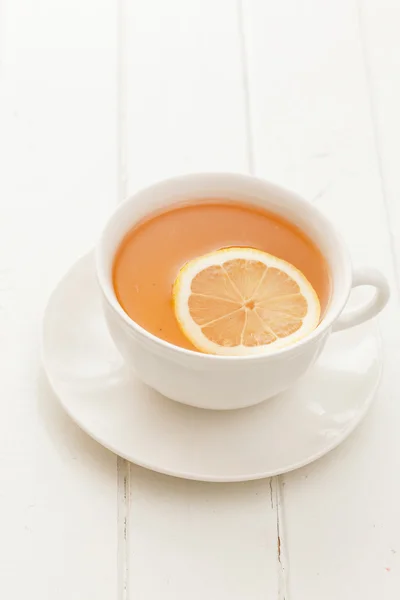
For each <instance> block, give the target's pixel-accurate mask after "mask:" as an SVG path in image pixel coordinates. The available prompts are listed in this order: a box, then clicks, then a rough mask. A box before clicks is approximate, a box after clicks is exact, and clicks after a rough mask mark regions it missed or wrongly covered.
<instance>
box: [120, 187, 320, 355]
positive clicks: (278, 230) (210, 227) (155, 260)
mask: <svg viewBox="0 0 400 600" xmlns="http://www.w3.org/2000/svg"><path fill="white" fill-rule="evenodd" d="M230 247H246V248H255V249H258V250H262V251H264V252H268V253H270V254H272V255H274V256H276V257H278V258H281V259H284V260H285V261H287V262H289V263H291V264H292V265H294V266H295V267H296V268H297V269H299V271H301V272H302V273H303V274H304V275H305V277H306V278H307V279H308V281H309V282H310V283H311V285H312V287H313V288H314V290H315V292H316V293H317V295H318V298H319V301H320V305H321V314H323V313H324V310H325V308H326V306H327V303H328V300H329V296H330V276H329V270H328V267H327V264H326V262H325V259H324V257H323V256H322V254H321V252H320V251H319V249H318V248H317V247H316V245H315V244H314V243H313V242H312V240H311V239H309V238H308V236H307V235H306V234H305V233H303V232H302V231H301V230H300V229H299V228H298V227H296V226H295V225H294V224H292V223H290V222H288V221H286V220H285V219H283V218H282V217H281V216H279V215H276V214H272V213H270V212H267V211H265V210H262V209H259V208H256V207H252V206H249V205H247V204H239V203H236V202H230V201H229V200H224V199H216V200H213V201H210V200H208V201H203V202H202V201H200V200H199V201H197V202H196V203H192V204H186V205H179V206H175V207H172V208H170V209H169V210H166V211H165V212H160V213H157V214H154V215H151V216H149V217H148V218H147V219H145V220H144V221H142V222H140V223H139V224H137V225H136V226H135V227H133V229H132V230H131V231H130V232H129V233H128V234H127V235H126V236H125V238H124V240H123V241H122V243H121V246H120V248H119V249H118V251H117V254H116V257H115V262H114V269H113V284H114V289H115V293H116V296H117V298H118V301H119V302H120V304H121V306H122V308H123V309H124V310H125V312H126V313H127V314H128V315H129V316H130V317H131V318H132V319H133V320H134V321H135V322H136V323H138V324H139V325H141V326H142V327H143V328H144V329H146V330H147V331H149V332H150V333H152V334H154V335H156V336H157V337H159V338H161V339H163V340H166V341H168V342H170V343H172V344H175V345H177V346H181V347H182V348H187V349H190V350H196V348H195V347H194V345H193V344H192V343H191V342H190V341H189V339H188V338H187V337H186V336H185V335H184V333H183V332H182V330H181V328H180V327H179V324H178V322H177V319H176V317H175V312H174V307H173V301H172V288H173V284H174V282H175V279H176V277H177V274H178V272H179V270H180V269H181V268H182V266H183V265H185V263H187V262H188V261H191V260H193V259H195V258H196V257H199V256H202V255H205V254H207V253H210V252H214V251H215V250H219V249H222V248H230Z"/></svg>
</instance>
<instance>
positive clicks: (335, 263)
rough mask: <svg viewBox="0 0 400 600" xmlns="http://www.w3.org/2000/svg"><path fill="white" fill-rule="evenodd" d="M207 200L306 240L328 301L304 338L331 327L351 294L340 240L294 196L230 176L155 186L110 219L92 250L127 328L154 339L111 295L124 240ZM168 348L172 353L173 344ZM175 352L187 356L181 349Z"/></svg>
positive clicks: (106, 289)
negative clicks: (234, 205) (325, 272)
mask: <svg viewBox="0 0 400 600" xmlns="http://www.w3.org/2000/svg"><path fill="white" fill-rule="evenodd" d="M207 198H210V200H211V199H215V198H230V199H232V200H234V201H239V202H241V203H244V204H248V205H249V206H256V207H261V208H264V209H266V210H268V211H270V212H273V213H276V214H278V215H280V216H282V217H283V218H285V219H287V220H288V221H290V222H291V223H293V224H294V225H296V226H297V227H299V228H300V229H301V230H302V231H303V232H304V233H305V234H307V235H308V236H309V237H310V239H311V240H312V241H313V242H314V243H315V244H316V246H317V247H318V248H319V250H320V251H321V253H322V255H323V256H324V258H325V260H326V262H327V264H328V267H329V271H330V275H331V298H330V301H329V303H328V307H327V309H326V311H325V314H324V316H323V318H322V320H321V323H320V324H319V326H318V327H317V329H316V330H315V331H314V332H313V333H311V334H310V336H308V338H309V337H312V336H314V335H315V334H316V332H318V330H319V331H321V329H325V328H327V327H329V326H330V325H331V324H332V323H333V322H334V320H335V319H336V318H337V317H338V316H339V314H340V312H341V311H342V309H343V307H344V305H345V303H346V301H347V298H348V295H349V292H350V289H351V280H352V273H351V264H350V260H349V256H348V253H347V250H346V247H345V245H344V244H343V242H342V240H341V238H340V236H339V235H338V234H337V233H336V231H335V229H334V227H333V226H332V224H331V223H330V222H329V221H328V220H327V219H326V217H324V216H323V215H322V213H320V212H319V211H318V210H317V209H316V208H315V207H314V206H313V205H312V204H311V203H309V202H307V201H306V200H303V199H302V198H301V197H299V196H297V195H296V194H294V193H292V192H290V191H288V190H285V189H283V188H281V187H278V186H276V185H274V184H271V183H269V182H266V181H263V180H261V179H257V178H255V177H251V176H247V175H239V174H228V173H226V174H225V173H204V174H194V175H186V176H182V177H177V178H173V179H169V180H166V181H162V182H160V183H156V184H155V185H153V186H151V187H149V188H146V189H144V190H142V191H139V192H138V193H136V194H135V195H134V196H133V197H131V198H130V199H129V200H127V201H125V202H124V203H123V204H122V205H121V206H120V207H119V208H118V209H117V210H116V211H115V213H114V214H113V215H112V216H111V218H110V219H109V221H108V223H107V225H106V227H105V229H104V231H103V233H102V236H101V238H100V241H99V244H98V246H97V249H96V269H97V275H98V280H99V284H100V287H101V289H102V291H103V294H104V296H105V299H106V300H107V302H108V303H109V304H110V305H111V306H112V308H113V309H114V310H115V311H116V312H117V313H119V314H120V315H121V316H122V317H123V318H124V320H125V322H127V323H128V324H129V325H130V326H131V327H133V328H134V329H136V330H139V331H140V332H141V333H143V334H144V335H147V336H150V337H154V336H152V335H151V334H150V333H148V332H147V331H145V330H144V329H143V328H141V327H140V326H139V325H138V324H136V323H135V322H134V321H132V320H131V319H130V317H128V315H126V313H125V312H124V311H123V309H122V307H121V306H120V304H119V302H118V300H117V298H116V295H115V292H114V288H113V283H112V270H113V264H114V259H115V255H116V252H117V250H118V248H119V246H120V244H121V242H122V240H123V238H124V237H125V235H126V234H127V233H128V231H129V230H130V229H131V228H132V227H133V226H134V225H135V224H137V223H139V222H140V221H141V220H143V219H144V218H145V217H146V216H149V215H151V214H152V213H155V212H157V211H160V210H164V209H166V208H168V207H171V206H174V205H177V204H180V203H182V202H185V203H188V202H191V201H193V202H194V201H196V200H199V199H202V200H206V199H207ZM308 338H305V340H307V339H308ZM155 340H158V338H155ZM158 341H159V342H160V343H162V344H163V345H164V344H168V342H164V341H163V340H158ZM300 343H301V342H300ZM168 345H169V346H171V347H172V348H175V347H174V346H172V344H168ZM179 350H180V351H184V352H191V351H190V350H183V349H182V348H179ZM281 351H282V350H277V352H281ZM229 358H232V357H229ZM236 358H238V357H236ZM239 358H241V357H239ZM242 358H243V357H242Z"/></svg>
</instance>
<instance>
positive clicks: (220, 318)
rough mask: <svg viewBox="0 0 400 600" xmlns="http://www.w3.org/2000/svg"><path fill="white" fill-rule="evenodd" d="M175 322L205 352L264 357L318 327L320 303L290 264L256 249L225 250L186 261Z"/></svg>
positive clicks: (175, 290)
mask: <svg viewBox="0 0 400 600" xmlns="http://www.w3.org/2000/svg"><path fill="white" fill-rule="evenodd" d="M173 303H174V311H175V316H176V319H177V321H178V323H179V326H180V328H181V330H182V332H183V333H184V335H185V336H186V337H187V338H188V340H190V341H191V342H192V344H193V345H194V346H195V347H196V348H197V349H198V350H200V351H201V352H205V353H207V354H220V355H227V356H238V355H239V356H243V355H253V354H265V353H270V352H273V351H275V350H276V349H278V348H282V347H283V346H287V345H290V344H293V343H295V342H297V341H299V340H300V339H302V338H304V337H305V336H307V335H308V334H309V333H311V332H312V331H313V329H315V327H316V326H317V325H318V322H319V318H320V312H321V309H320V303H319V300H318V296H317V294H316V293H315V291H314V289H313V287H312V286H311V284H310V283H309V281H308V280H307V279H306V277H305V276H304V275H303V274H302V273H301V272H300V271H299V270H298V269H296V267H294V266H293V265H291V264H290V263H288V262H286V261H284V260H281V259H279V258H276V257H275V256H272V255H271V254H267V253H266V252H262V251H261V250H255V249H253V248H226V249H223V250H217V251H216V252H212V253H211V254H206V255H204V256H200V257H199V258H195V259H194V260H192V261H190V262H188V263H187V264H186V265H185V266H184V267H182V269H181V270H180V271H179V273H178V276H177V278H176V280H175V283H174V286H173Z"/></svg>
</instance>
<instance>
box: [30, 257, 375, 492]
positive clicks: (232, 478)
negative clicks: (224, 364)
mask: <svg viewBox="0 0 400 600" xmlns="http://www.w3.org/2000/svg"><path fill="white" fill-rule="evenodd" d="M93 254H94V253H93V250H91V251H89V252H86V253H84V254H82V255H81V256H80V257H79V258H78V259H77V260H75V261H74V262H73V264H72V265H71V266H70V267H69V268H68V269H67V270H66V272H65V273H64V275H63V276H62V277H61V278H60V279H59V280H58V282H57V283H56V285H55V286H54V288H53V290H52V292H51V294H50V295H49V297H48V300H47V303H46V306H45V309H44V311H43V315H42V327H41V346H40V354H41V362H42V366H43V369H44V372H45V375H46V379H47V381H48V384H49V385H50V388H51V390H52V392H53V393H54V395H55V397H56V398H58V400H59V402H60V404H61V406H62V408H63V410H64V411H65V412H66V414H67V415H68V416H69V418H70V419H71V420H72V421H73V422H74V423H75V424H76V425H77V426H78V427H79V428H80V429H82V431H84V432H85V433H86V434H87V435H88V436H89V437H91V438H92V439H93V440H95V441H96V442H97V443H98V444H100V445H101V446H103V447H104V448H106V449H107V450H109V451H110V452H112V453H113V454H115V455H116V456H120V457H121V458H123V459H124V460H127V461H128V462H130V463H132V464H135V465H137V466H139V467H142V468H144V469H147V470H150V471H154V472H156V473H160V474H161V475H167V476H169V477H175V478H178V479H186V480H190V481H199V482H204V483H241V482H246V481H256V480H261V479H268V478H271V477H276V476H278V475H284V474H285V473H290V472H291V471H295V470H297V469H300V468H302V467H305V466H307V465H309V464H311V463H313V462H315V461H317V460H319V459H320V458H322V457H323V456H325V455H326V454H328V453H330V452H331V451H332V450H334V449H335V448H337V447H338V446H339V445H340V444H341V443H342V442H344V441H345V440H346V439H348V438H349V437H350V435H351V434H352V433H353V432H354V430H355V429H356V428H357V426H358V425H359V424H360V423H361V422H362V421H363V419H364V418H365V415H366V414H367V412H368V411H369V409H370V407H371V405H372V402H373V400H374V399H375V397H376V394H377V391H378V389H379V386H380V384H381V381H382V372H383V362H384V361H383V343H382V335H381V331H380V327H379V324H378V320H377V319H376V318H374V319H372V321H373V326H374V329H375V332H374V333H375V336H376V342H377V352H378V359H379V371H378V373H377V377H376V382H375V384H374V386H373V388H371V390H370V391H369V393H368V398H367V399H366V401H365V403H364V405H363V408H362V411H360V412H359V413H358V415H357V418H356V419H355V420H354V423H352V424H351V426H350V427H349V428H348V430H347V431H346V432H345V434H344V435H343V436H341V437H339V438H338V439H335V440H334V441H333V442H332V444H330V445H328V446H326V447H324V448H323V450H321V451H320V452H318V453H316V454H314V455H312V456H310V457H308V458H306V459H304V460H301V461H298V462H297V463H293V464H291V465H290V466H288V467H286V468H282V469H276V470H274V471H263V472H256V473H253V474H240V475H228V476H224V477H223V476H221V475H219V476H210V475H206V474H196V473H190V472H185V471H177V470H172V469H168V468H164V467H160V466H157V465H155V464H152V463H149V462H147V461H145V460H142V459H136V458H133V457H132V456H131V457H129V456H128V455H127V454H125V453H124V452H121V451H119V450H118V449H116V448H115V447H114V446H113V444H109V443H107V442H105V441H104V440H102V439H100V438H99V437H98V436H96V434H95V433H94V432H93V431H92V430H89V428H88V427H86V426H85V424H84V423H83V422H82V421H81V420H80V419H79V417H77V416H76V415H75V414H73V412H72V411H71V410H70V409H69V406H68V403H67V402H65V401H64V399H63V394H62V393H59V392H58V391H57V390H56V387H55V384H54V382H53V379H52V377H51V374H50V373H51V369H50V367H49V365H48V362H47V358H46V351H45V339H44V337H45V336H44V333H45V323H46V315H47V312H48V309H49V306H50V304H51V302H52V300H53V297H54V295H55V294H56V293H57V291H58V289H59V287H60V285H62V283H63V281H64V280H65V279H67V277H68V276H69V275H70V273H71V272H72V271H73V270H74V269H75V268H76V266H77V265H78V263H80V262H84V261H85V260H89V259H90V257H92V258H93ZM124 368H127V367H126V366H124ZM169 401H170V402H174V400H170V399H169ZM266 402H268V400H266ZM250 408H251V407H250ZM199 410H206V411H207V412H214V411H213V410H212V409H205V408H204V409H199ZM238 410H247V408H243V409H238Z"/></svg>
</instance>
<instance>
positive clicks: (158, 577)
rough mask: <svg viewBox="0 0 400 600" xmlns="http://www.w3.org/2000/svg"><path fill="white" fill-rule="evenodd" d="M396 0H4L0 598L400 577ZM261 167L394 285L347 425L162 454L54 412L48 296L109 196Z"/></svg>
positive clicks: (357, 586) (0, 58)
mask: <svg viewBox="0 0 400 600" xmlns="http://www.w3.org/2000/svg"><path fill="white" fill-rule="evenodd" d="M399 23H400V3H399V2H398V0H358V1H357V0H335V1H333V0H325V1H324V0H279V1H277V0H242V1H240V0H238V1H237V2H236V1H235V0H120V1H119V3H118V2H117V1H116V0H97V1H94V0H86V1H84V2H83V1H82V0H57V1H55V0H36V1H35V2H32V1H30V0H1V1H0V158H1V162H0V165H1V167H0V169H1V171H0V173H1V174H0V407H1V408H0V410H1V414H0V598H1V599H3V598H4V599H5V600H6V599H7V600H22V599H25V598H33V599H35V600H36V599H39V598H40V599H41V600H53V599H54V598H57V599H58V600H92V599H93V600H161V599H162V600H189V599H190V600H203V599H206V598H207V599H210V600H270V599H271V600H278V599H279V600H283V599H285V600H339V599H340V600H347V599H352V600H376V599H379V600H396V599H398V598H399V596H400V384H399V378H400V366H399V365H400V363H399V359H400V318H399V266H398V263H397V261H398V260H399V259H400V202H399V194H400V177H399V160H400V159H399V156H400V141H399V140H400V116H399V106H400V67H399V65H400V41H399ZM196 170H232V171H244V172H246V171H247V172H248V171H250V172H251V173H255V174H257V175H260V176H263V177H265V178H268V179H270V180H273V181H276V182H278V183H281V184H283V185H286V186H287V187H290V188H293V189H295V190H297V191H298V192H299V193H301V194H302V195H304V196H305V197H306V198H308V199H309V200H310V201H312V202H315V203H316V204H317V205H318V206H319V208H321V209H322V210H323V211H325V213H326V214H327V215H328V216H329V217H331V218H332V219H333V220H334V221H335V222H336V223H337V225H338V226H339V227H340V228H341V230H342V231H343V233H344V236H345V237H346V239H347V242H348V244H349V245H350V249H351V251H352V255H353V259H354V262H355V264H362V263H367V264H371V265H374V266H377V267H379V268H381V269H382V270H383V271H384V272H385V273H386V274H387V276H388V277H389V279H390V281H391V285H392V289H393V295H392V300H391V302H390V305H389V307H388V308H387V310H386V311H385V313H384V314H383V316H382V318H381V319H380V328H381V332H382V336H383V340H384V353H385V369H384V376H383V381H382V384H381V387H380V390H379V393H378V397H377V399H376V402H375V404H374V406H373V408H372V410H371V411H370V413H369V415H368V416H367V418H366V419H365V421H364V422H363V424H362V425H361V426H360V427H359V429H358V430H357V431H356V432H355V433H354V434H353V435H352V436H351V437H350V439H349V440H348V441H347V442H345V443H344V444H343V445H342V446H340V447H339V448H338V449H337V450H336V451H334V452H332V453H331V454H330V455H329V456H326V457H325V458H324V459H322V460H320V461H318V462H317V463H314V464H312V465H310V466H309V467H307V468H304V469H301V470H299V471H297V472H295V473H292V474H289V475H285V476H282V477H276V478H274V479H272V480H271V481H270V480H264V481H259V482H252V483H249V484H230V485H210V484H200V483H195V482H186V481H180V480H175V479H172V478H168V477H164V476H160V475H157V474H155V473H151V472H147V471H145V470H143V469H140V468H138V467H136V466H134V465H131V464H128V463H127V462H125V461H124V460H121V459H118V458H117V457H116V456H114V455H113V454H111V453H110V452H108V451H107V450H105V449H103V448H102V447H100V446H99V445H97V444H96V443H95V442H94V441H92V440H91V439H90V438H88V437H87V436H86V435H85V434H84V433H82V432H81V431H80V430H79V429H78V428H77V427H76V426H75V425H74V424H73V423H72V422H71V421H70V420H69V419H68V417H67V416H66V415H65V414H64V413H63V411H62V409H61V408H60V407H59V405H58V403H57V400H56V398H55V397H54V395H53V394H52V393H51V391H50V390H49V388H48V385H47V384H46V380H45V377H44V374H43V371H42V368H41V362H40V323H41V315H42V312H43V309H44V306H45V302H46V299H47V296H48V294H49V292H50V290H51V289H52V287H53V286H54V284H55V283H56V281H57V280H58V279H59V278H60V277H61V275H62V274H63V272H64V270H65V269H66V268H67V267H68V266H69V265H70V263H71V262H73V261H74V260H75V259H76V258H77V257H78V256H79V255H80V254H82V253H83V252H84V251H86V250H87V249H89V248H90V247H91V246H92V245H93V243H94V241H95V239H96V237H97V235H98V233H99V231H100V229H101V226H102V224H103V222H104V220H105V218H106V216H107V215H108V214H109V212H110V211H111V210H112V208H113V207H114V205H115V204H116V203H117V202H118V201H120V200H122V199H123V198H124V197H125V196H127V195H129V194H131V193H132V192H134V191H135V190H136V189H138V188H139V187H141V186H143V185H146V184H148V183H150V182H153V181H154V180H157V179H160V178H163V177H166V176H169V175H173V174H179V173H183V172H188V171H196Z"/></svg>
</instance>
